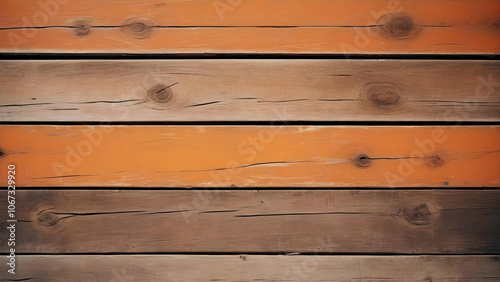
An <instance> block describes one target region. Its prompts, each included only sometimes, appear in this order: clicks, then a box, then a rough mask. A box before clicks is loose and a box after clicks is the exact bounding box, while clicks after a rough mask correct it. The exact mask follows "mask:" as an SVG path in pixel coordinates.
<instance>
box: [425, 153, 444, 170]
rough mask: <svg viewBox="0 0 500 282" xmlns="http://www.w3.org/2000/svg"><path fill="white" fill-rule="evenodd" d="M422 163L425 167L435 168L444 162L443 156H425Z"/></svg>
mask: <svg viewBox="0 0 500 282" xmlns="http://www.w3.org/2000/svg"><path fill="white" fill-rule="evenodd" d="M424 163H425V165H426V166H427V167H430V168H436V167H440V166H443V165H444V163H445V160H444V158H443V157H441V156H439V155H433V156H430V157H426V158H425V160H424Z"/></svg>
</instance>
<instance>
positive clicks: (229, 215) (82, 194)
mask: <svg viewBox="0 0 500 282" xmlns="http://www.w3.org/2000/svg"><path fill="white" fill-rule="evenodd" d="M1 196H2V198H1V200H2V201H4V202H6V199H5V198H6V193H2V195H1ZM499 203H500V191H498V190H483V191H481V190H478V191H474V190H463V191H456V190H448V191H439V190H438V191H435V190H420V191H419V190H406V191H395V190H371V191H370V190H360V191H341V190H338V191H335V190H329V191H321V190H295V191H286V190H278V191H276V190H261V191H256V190H244V191H234V190H215V191H214V190H211V191H210V190H195V191H183V190H146V191H138V190H126V191H123V190H122V191H120V190H71V191H69V190H18V191H17V193H16V204H17V209H16V216H17V217H16V218H17V220H18V222H17V225H16V235H17V237H16V252H17V253H18V254H22V253H149V252H152V253H207V252H231V253H255V252H257V253H293V252H298V253H391V254H480V253H483V254H496V253H498V252H499V251H500V238H499V237H498V232H499V231H500V220H499V219H500V205H499ZM2 209H3V210H2V213H1V214H0V216H1V217H0V218H1V221H2V223H1V226H0V227H2V230H7V229H6V222H5V220H6V216H7V212H6V211H5V209H6V207H5V206H3V207H2ZM1 236H2V237H1V239H2V241H4V240H5V239H6V236H8V234H7V232H4V231H2V233H1ZM7 248H8V247H7V244H2V245H1V246H0V250H1V251H2V252H3V253H5V252H6V251H7Z"/></svg>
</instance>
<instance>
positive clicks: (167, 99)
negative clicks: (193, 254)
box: [0, 60, 500, 121]
mask: <svg viewBox="0 0 500 282" xmlns="http://www.w3.org/2000/svg"><path fill="white" fill-rule="evenodd" d="M499 79H500V63H499V62H497V61H420V60H419V61H412V60H389V61H375V60H145V61H142V60H141V61H136V60H134V61H116V60H114V61H0V120H3V121H33V120H36V121H270V120H273V121H287V120H307V121H318V120H321V121H332V120H337V121H365V120H370V121H377V120H378V121H397V120H399V121H498V120H500V95H499V92H498V91H496V90H497V89H498V84H499Z"/></svg>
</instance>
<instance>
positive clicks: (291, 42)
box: [0, 0, 500, 54]
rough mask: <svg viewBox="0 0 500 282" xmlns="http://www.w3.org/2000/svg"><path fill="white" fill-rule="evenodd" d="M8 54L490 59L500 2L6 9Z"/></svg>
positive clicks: (218, 1)
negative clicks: (466, 56) (485, 56)
mask: <svg viewBox="0 0 500 282" xmlns="http://www.w3.org/2000/svg"><path fill="white" fill-rule="evenodd" d="M0 11H1V14H0V51H2V52H69V53H73V52H86V53H89V52H100V53H105V52H125V53H127V52H128V53H166V52H172V53H206V52H214V53H255V52H257V53H289V52H294V53H389V54H395V53H440V54H446V53H455V54H456V53H459V54H463V53H475V54H479V53H488V54H496V53H498V51H499V50H500V37H499V36H498V33H499V26H500V25H499V15H500V3H499V2H498V1H495V0H475V1H469V0H423V1H411V0H399V1H398V0H392V1H385V0H369V1H366V0H355V1H353V0H340V1H329V0H308V1H305V0H273V1H268V0H245V1H229V0H215V1H162V0H148V1H141V2H140V3H138V2H132V1H125V0H120V1H104V2H103V1H98V0H90V1H84V0H81V1H68V0H47V1H28V0H24V1H21V0H3V1H1V3H0Z"/></svg>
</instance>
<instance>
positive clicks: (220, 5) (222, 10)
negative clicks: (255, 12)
mask: <svg viewBox="0 0 500 282" xmlns="http://www.w3.org/2000/svg"><path fill="white" fill-rule="evenodd" d="M241 3H243V0H215V1H213V2H212V5H213V7H214V9H215V12H216V13H217V16H218V17H219V20H220V21H221V22H223V21H224V15H225V14H226V13H228V12H232V11H234V9H235V8H236V7H237V6H239V5H241Z"/></svg>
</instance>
